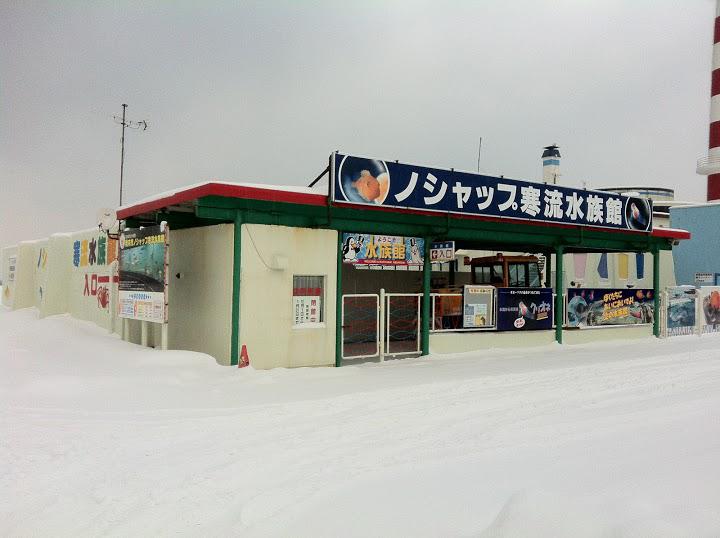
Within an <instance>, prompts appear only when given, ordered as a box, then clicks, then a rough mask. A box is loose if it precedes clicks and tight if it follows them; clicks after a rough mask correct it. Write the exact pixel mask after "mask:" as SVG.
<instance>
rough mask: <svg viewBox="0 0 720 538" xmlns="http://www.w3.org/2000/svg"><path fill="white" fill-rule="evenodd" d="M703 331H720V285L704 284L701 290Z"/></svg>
mask: <svg viewBox="0 0 720 538" xmlns="http://www.w3.org/2000/svg"><path fill="white" fill-rule="evenodd" d="M699 295H700V308H701V310H702V313H701V314H700V315H701V318H700V323H701V332H703V333H716V332H720V287H718V286H704V287H702V288H700V290H699Z"/></svg>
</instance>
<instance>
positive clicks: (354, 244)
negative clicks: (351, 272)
mask: <svg viewBox="0 0 720 538" xmlns="http://www.w3.org/2000/svg"><path fill="white" fill-rule="evenodd" d="M362 245H363V239H362V237H360V238H358V239H355V238H354V237H353V236H350V237H348V238H347V239H346V240H345V244H344V245H343V249H342V255H343V261H346V262H354V261H355V260H356V259H357V255H358V252H360V250H361V249H362Z"/></svg>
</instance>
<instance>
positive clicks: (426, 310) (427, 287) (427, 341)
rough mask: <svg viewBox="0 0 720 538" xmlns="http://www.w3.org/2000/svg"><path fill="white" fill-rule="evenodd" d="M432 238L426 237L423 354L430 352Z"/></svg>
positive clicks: (421, 332) (422, 328)
mask: <svg viewBox="0 0 720 538" xmlns="http://www.w3.org/2000/svg"><path fill="white" fill-rule="evenodd" d="M431 244H432V238H430V237H426V238H425V248H424V256H423V295H422V324H421V326H420V328H421V331H420V335H421V339H420V343H421V346H420V349H421V350H422V354H423V355H429V354H430V277H432V263H431V262H430V246H431Z"/></svg>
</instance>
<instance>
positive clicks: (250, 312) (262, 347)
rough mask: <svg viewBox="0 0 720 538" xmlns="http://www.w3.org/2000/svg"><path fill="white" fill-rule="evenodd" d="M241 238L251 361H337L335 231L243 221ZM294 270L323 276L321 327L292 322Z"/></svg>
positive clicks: (244, 323)
mask: <svg viewBox="0 0 720 538" xmlns="http://www.w3.org/2000/svg"><path fill="white" fill-rule="evenodd" d="M241 241H242V263H241V268H242V272H241V285H240V345H242V344H245V345H246V346H247V350H248V354H249V356H250V363H251V364H252V366H253V367H255V368H262V369H264V368H274V367H278V366H281V367H295V366H328V365H332V364H334V363H335V293H336V291H335V290H336V284H337V232H336V231H333V230H315V229H309V228H289V227H285V226H265V225H256V224H243V225H242V236H241ZM284 260H286V261H287V267H286V268H285V269H277V270H273V269H271V268H269V267H273V266H278V265H280V266H282V265H283V263H284ZM268 266H269V267H268ZM293 275H304V276H324V277H325V293H324V296H323V298H322V299H323V302H324V313H325V321H324V323H322V324H321V325H320V326H317V327H313V328H294V327H293V308H292V305H293V297H292V294H293Z"/></svg>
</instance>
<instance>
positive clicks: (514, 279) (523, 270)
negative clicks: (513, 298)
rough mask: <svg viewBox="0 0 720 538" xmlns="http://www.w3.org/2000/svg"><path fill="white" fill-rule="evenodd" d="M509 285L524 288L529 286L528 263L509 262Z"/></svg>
mask: <svg viewBox="0 0 720 538" xmlns="http://www.w3.org/2000/svg"><path fill="white" fill-rule="evenodd" d="M508 273H509V275H508V286H510V287H511V288H524V287H525V286H527V264H526V263H510V264H508Z"/></svg>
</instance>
